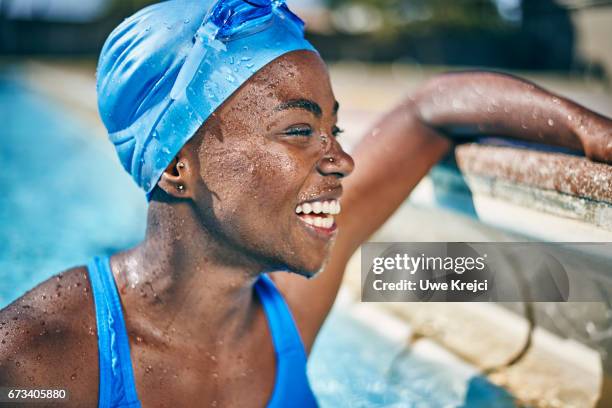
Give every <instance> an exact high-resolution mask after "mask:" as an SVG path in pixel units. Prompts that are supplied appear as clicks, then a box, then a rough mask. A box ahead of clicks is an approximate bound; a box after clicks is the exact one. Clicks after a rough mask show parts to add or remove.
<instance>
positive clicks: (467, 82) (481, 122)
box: [406, 72, 612, 162]
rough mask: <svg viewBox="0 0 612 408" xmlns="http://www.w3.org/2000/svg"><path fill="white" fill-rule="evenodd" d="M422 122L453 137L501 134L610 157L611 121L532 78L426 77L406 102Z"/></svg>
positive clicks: (473, 74) (596, 157)
mask: <svg viewBox="0 0 612 408" xmlns="http://www.w3.org/2000/svg"><path fill="white" fill-rule="evenodd" d="M406 103H407V104H408V106H407V109H410V110H412V111H413V113H414V114H416V115H417V116H418V117H419V118H420V119H421V120H422V121H423V122H424V123H425V124H426V125H428V126H431V127H432V128H435V129H437V130H439V131H441V132H442V133H444V134H445V135H446V136H448V137H450V138H451V139H452V138H457V137H460V136H461V135H465V134H469V135H487V136H503V137H510V138H517V139H523V140H528V141H532V142H537V143H544V144H550V145H556V146H561V147H566V148H570V149H574V150H578V151H584V152H585V154H586V155H587V156H588V157H589V158H592V159H594V160H600V161H608V162H610V161H612V133H611V130H612V121H610V119H609V118H605V117H603V116H601V115H598V114H596V113H594V112H591V111H589V110H588V109H586V108H584V107H582V106H580V105H578V104H576V103H574V102H572V101H570V100H568V99H566V98H563V97H561V96H558V95H554V94H552V93H550V92H548V91H546V90H544V89H542V88H540V87H538V86H536V85H534V84H532V83H530V82H527V81H524V80H521V79H518V78H515V77H512V76H508V75H503V74H496V73H489V72H465V73H455V74H445V75H441V76H438V77H436V78H434V79H432V80H430V81H428V82H427V83H426V84H425V85H424V86H423V87H421V88H420V89H419V90H418V91H417V92H416V93H415V94H414V95H412V97H411V98H410V99H409V100H408V101H407V102H406Z"/></svg>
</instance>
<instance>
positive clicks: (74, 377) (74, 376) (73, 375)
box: [70, 373, 77, 381]
mask: <svg viewBox="0 0 612 408" xmlns="http://www.w3.org/2000/svg"><path fill="white" fill-rule="evenodd" d="M76 378H77V375H76V373H75V374H72V375H71V376H70V379H71V380H72V381H74V380H76Z"/></svg>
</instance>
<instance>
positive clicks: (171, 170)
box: [157, 146, 195, 198]
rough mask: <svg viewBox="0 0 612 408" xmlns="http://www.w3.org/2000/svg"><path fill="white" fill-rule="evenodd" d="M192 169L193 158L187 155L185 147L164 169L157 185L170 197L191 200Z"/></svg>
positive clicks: (192, 185)
mask: <svg viewBox="0 0 612 408" xmlns="http://www.w3.org/2000/svg"><path fill="white" fill-rule="evenodd" d="M194 167H195V166H193V157H191V156H190V155H189V152H188V151H187V146H183V148H182V149H181V150H180V151H179V152H178V154H177V155H176V156H175V157H174V159H172V161H171V162H170V164H169V165H168V167H166V170H164V172H163V173H162V175H161V177H160V179H159V181H158V182H157V185H158V186H159V188H161V189H162V190H164V191H165V192H166V194H168V195H169V196H171V197H176V198H193V191H194V190H193V187H194V184H193V183H194V180H193V169H194Z"/></svg>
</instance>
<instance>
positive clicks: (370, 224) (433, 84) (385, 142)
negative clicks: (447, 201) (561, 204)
mask: <svg viewBox="0 0 612 408" xmlns="http://www.w3.org/2000/svg"><path fill="white" fill-rule="evenodd" d="M465 134H470V135H479V134H480V135H487V136H493V135H495V136H504V137H510V138H518V139H524V140H530V141H535V142H539V143H547V144H553V145H558V146H563V147H568V148H572V149H576V150H584V151H585V152H586V155H587V156H588V157H589V158H591V159H594V160H599V161H607V162H612V121H611V120H610V119H609V118H605V117H603V116H601V115H598V114H596V113H594V112H591V111H589V110H587V109H586V108H584V107H581V106H579V105H577V104H575V103H573V102H571V101H569V100H567V99H565V98H562V97H560V96H557V95H553V94H552V93H550V92H548V91H546V90H544V89H542V88H539V87H537V86H535V85H533V84H531V83H529V82H526V81H523V80H520V79H518V78H515V77H511V76H507V75H502V74H495V73H486V72H469V73H467V72H466V73H457V74H446V75H441V76H439V77H436V78H434V79H432V80H430V81H429V82H427V83H425V84H424V86H423V87H421V88H420V89H419V90H417V92H416V93H414V94H413V95H412V96H410V97H409V98H407V99H406V100H405V101H404V102H402V103H401V104H400V105H398V106H397V107H395V108H394V109H393V110H391V111H390V112H389V113H387V114H386V115H384V116H383V117H382V118H381V119H380V120H379V121H378V122H377V123H376V124H375V125H374V127H373V128H372V129H371V130H370V131H368V132H367V133H366V135H365V136H364V137H363V139H362V140H361V142H360V143H359V145H358V146H357V148H356V149H355V151H354V152H353V158H354V160H355V170H354V172H353V174H352V175H351V176H350V177H348V178H347V179H346V180H345V181H344V187H345V188H344V195H343V197H342V199H341V204H342V213H341V214H340V215H339V217H338V219H337V223H338V227H339V235H338V237H337V239H336V243H335V244H334V248H333V251H332V255H331V258H330V262H329V263H328V265H327V267H326V268H325V270H324V271H323V272H322V273H321V274H320V275H319V276H317V277H316V278H314V279H312V280H311V281H305V280H304V279H302V278H300V277H296V276H291V275H290V274H283V275H280V276H279V277H278V278H277V282H278V283H279V285H280V287H281V289H282V290H283V292H284V293H285V296H286V297H287V299H288V301H289V303H290V305H291V308H292V310H293V311H294V314H295V315H296V319H297V321H298V325H299V326H300V331H301V332H302V336H303V338H304V341H305V343H306V345H307V347H310V346H311V345H312V342H313V341H314V338H315V336H316V334H317V332H318V330H319V328H320V326H321V324H322V323H323V321H324V320H325V317H326V316H327V314H328V312H329V309H330V308H331V306H332V304H333V302H334V299H335V297H336V294H337V291H338V288H339V286H340V283H341V281H342V277H343V274H344V269H345V267H346V264H347V262H348V260H349V258H350V256H351V255H352V254H353V252H354V251H355V250H356V249H357V248H358V247H359V245H361V244H362V243H363V242H364V241H366V240H367V238H368V237H369V236H370V235H371V234H372V233H373V232H374V231H376V230H377V229H378V228H379V227H380V226H381V225H382V224H383V223H384V222H385V220H387V218H389V216H390V215H391V214H392V213H393V212H394V211H395V210H396V209H397V208H398V206H399V205H400V204H401V203H402V202H403V201H404V200H405V199H406V197H407V196H408V195H409V194H410V192H411V191H412V189H413V188H414V187H415V186H416V185H417V184H418V183H419V181H420V180H421V179H422V178H423V177H424V176H425V175H426V174H427V173H428V172H429V170H430V169H431V167H432V166H433V165H434V164H436V162H438V160H440V159H441V158H442V157H443V156H444V155H445V153H446V152H447V151H448V149H449V148H450V146H451V143H452V139H453V138H458V137H461V136H462V135H465Z"/></svg>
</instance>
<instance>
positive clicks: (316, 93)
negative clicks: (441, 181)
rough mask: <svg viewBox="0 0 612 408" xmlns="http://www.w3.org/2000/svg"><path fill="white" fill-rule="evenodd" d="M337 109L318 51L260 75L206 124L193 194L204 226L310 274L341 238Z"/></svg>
mask: <svg viewBox="0 0 612 408" xmlns="http://www.w3.org/2000/svg"><path fill="white" fill-rule="evenodd" d="M337 110H338V103H337V102H336V100H335V98H334V95H333V92H332V89H331V85H330V81H329V76H328V73H327V69H326V67H325V65H324V63H323V61H322V60H321V59H320V57H318V56H317V55H316V54H314V53H312V52H307V51H298V52H293V53H290V54H286V55H285V56H283V57H281V58H279V59H277V60H275V61H273V62H272V63H270V64H268V65H267V66H266V67H265V68H263V69H262V70H261V71H260V72H258V73H257V74H256V75H254V76H253V77H252V78H250V79H249V81H247V83H246V84H245V85H244V86H243V87H241V88H240V89H239V90H238V91H237V92H236V93H235V94H234V95H233V96H232V97H231V98H230V99H228V101H226V103H225V104H224V105H223V106H222V107H220V108H219V109H218V110H217V111H216V112H215V114H213V116H212V117H211V118H209V120H208V121H207V122H206V123H205V124H204V125H203V127H202V128H201V129H200V131H199V133H198V135H197V136H196V137H195V138H194V139H195V140H196V149H197V156H198V158H199V163H198V165H199V169H198V172H197V173H198V175H199V179H198V180H197V182H195V183H194V184H195V185H194V186H193V187H190V188H192V189H193V190H194V191H192V194H193V195H194V205H195V206H196V207H197V211H198V214H199V216H200V219H201V222H202V224H203V227H204V228H207V229H208V230H210V231H212V232H213V233H214V235H215V236H216V237H217V238H218V239H219V240H221V241H222V242H223V243H224V244H225V245H227V246H230V247H232V248H233V249H235V250H237V251H240V253H242V254H247V255H248V256H249V257H250V258H252V259H255V260H256V261H257V262H258V263H259V264H261V266H262V267H263V268H275V269H276V268H289V269H290V270H292V271H294V272H297V273H299V274H302V275H305V276H312V275H314V274H315V273H316V272H318V271H319V270H320V269H321V268H322V267H323V265H324V262H325V260H326V258H327V255H328V253H329V250H330V246H331V244H332V242H333V239H334V237H335V235H336V232H337V231H336V230H337V229H336V224H335V222H334V216H335V215H336V214H337V213H338V212H339V211H341V209H340V206H339V200H340V197H341V195H342V179H343V178H344V177H346V176H347V175H349V174H350V172H351V171H352V169H353V161H352V159H351V157H350V156H349V155H348V154H346V153H345V152H344V151H343V150H342V148H341V147H340V145H339V143H338V141H337V139H336V138H337V136H338V134H339V132H340V131H339V129H338V127H337V125H336V121H337Z"/></svg>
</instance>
